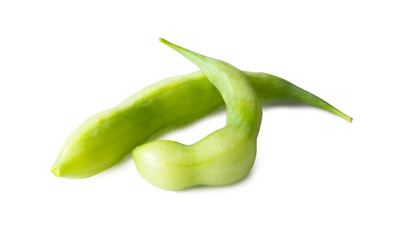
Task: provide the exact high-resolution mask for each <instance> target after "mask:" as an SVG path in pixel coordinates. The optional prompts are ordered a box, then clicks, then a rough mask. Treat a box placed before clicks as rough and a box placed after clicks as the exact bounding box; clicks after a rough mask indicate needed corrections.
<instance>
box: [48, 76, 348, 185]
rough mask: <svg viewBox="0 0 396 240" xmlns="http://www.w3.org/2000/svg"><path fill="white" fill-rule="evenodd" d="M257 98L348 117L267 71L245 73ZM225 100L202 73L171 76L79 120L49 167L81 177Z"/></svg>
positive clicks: (99, 170) (74, 176) (94, 171)
mask: <svg viewBox="0 0 396 240" xmlns="http://www.w3.org/2000/svg"><path fill="white" fill-rule="evenodd" d="M244 74H245V75H246V76H247V77H248V78H249V80H250V82H251V83H252V85H253V87H254V89H255V92H256V93H257V95H258V97H259V98H260V101H261V102H274V101H290V102H299V103H303V104H307V105H311V106H314V107H317V108H321V109H323V110H326V111H328V112H331V113H334V114H336V115H338V116H340V117H342V118H344V119H345V120H348V121H351V120H352V119H351V118H350V117H348V116H347V115H345V114H344V113H342V112H340V111H339V110H338V109H336V108H334V107H333V106H331V105H330V104H328V103H327V102H325V101H323V100H322V99H320V98H319V97H317V96H315V95H313V94H311V93H309V92H307V91H305V90H303V89H301V88H299V87H297V86H296V85H294V84H292V83H290V82H288V81H286V80H284V79H282V78H279V77H276V76H273V75H270V74H266V73H254V72H244ZM222 104H224V102H223V100H222V97H221V95H220V94H219V92H218V91H217V89H216V88H215V87H214V86H213V84H211V83H210V82H209V81H208V79H207V77H206V76H205V75H204V74H203V73H202V72H194V73H190V74H185V75H181V76H176V77H171V78H167V79H164V80H162V81H159V82H157V83H154V84H152V85H150V86H148V87H147V88H145V89H143V90H141V91H139V92H137V93H136V94H134V95H133V96H131V97H130V98H128V99H127V100H125V101H124V102H122V103H121V104H119V105H118V106H116V107H114V108H112V109H109V110H106V111H104V112H101V113H98V114H96V115H94V116H92V117H90V118H89V119H87V120H86V121H84V122H83V123H82V124H81V125H80V126H79V127H78V128H77V129H76V130H75V131H74V132H73V133H72V134H71V135H70V136H69V137H68V139H67V140H66V142H65V143H64V145H63V147H62V149H61V151H60V153H59V155H58V157H57V159H56V161H55V163H54V164H53V166H52V168H51V170H52V173H54V174H55V175H56V176H60V177H67V178H86V177H90V176H93V175H95V174H97V173H99V172H101V171H103V170H105V169H107V168H109V167H111V166H113V165H114V164H116V163H118V162H119V161H120V160H121V159H122V158H123V157H125V156H126V155H127V154H128V153H130V152H131V151H132V150H133V149H134V148H136V147H137V146H139V145H141V144H143V143H144V142H145V141H146V140H147V139H149V138H150V137H151V136H153V135H154V134H155V133H157V132H159V131H162V130H164V129H167V128H169V127H174V126H178V125H180V124H185V123H189V122H191V121H194V120H196V119H198V118H200V117H202V116H204V115H206V114H208V113H209V112H211V111H213V110H215V109H216V108H218V107H219V106H221V105H222Z"/></svg>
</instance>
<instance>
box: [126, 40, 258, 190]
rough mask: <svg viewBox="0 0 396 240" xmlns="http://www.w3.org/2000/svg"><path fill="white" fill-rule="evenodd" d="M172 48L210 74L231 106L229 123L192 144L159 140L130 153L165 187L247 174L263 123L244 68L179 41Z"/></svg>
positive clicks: (211, 182)
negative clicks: (211, 56)
mask: <svg viewBox="0 0 396 240" xmlns="http://www.w3.org/2000/svg"><path fill="white" fill-rule="evenodd" d="M160 41H161V42H163V43H164V44H166V45H167V46H169V47H171V48H172V49H174V50H175V51H177V52H178V53H180V54H181V55H183V56H184V57H186V58H187V59H188V60H190V61H191V62H192V63H194V64H195V65H196V66H197V67H199V68H200V69H201V70H202V72H203V73H204V74H205V75H206V76H207V77H208V79H209V81H210V82H211V83H212V84H213V85H214V86H215V87H216V89H217V90H218V91H219V92H220V94H221V96H222V98H223V99H224V102H225V104H226V108H227V121H226V125H225V126H224V127H223V128H221V129H218V130H217V131H215V132H213V133H211V134H209V135H208V136H206V137H205V138H203V139H201V140H199V141H198V142H196V143H194V144H191V145H184V144H181V143H178V142H175V141H169V140H157V141H154V142H149V143H146V144H143V145H141V146H139V147H137V148H136V149H135V150H133V152H132V156H133V159H134V161H135V165H136V168H137V170H138V172H139V173H140V175H141V176H142V177H143V178H144V179H146V180H147V181H148V182H150V183H151V184H153V185H155V186H157V187H160V188H163V189H166V190H181V189H185V188H189V187H193V186H196V185H208V186H219V185H227V184H231V183H234V182H237V181H239V180H241V179H242V178H244V177H245V176H246V175H247V174H248V173H249V171H250V169H251V168H252V166H253V163H254V160H255V159H256V152H257V136H258V133H259V129H260V124H261V106H260V102H259V100H258V98H257V96H256V92H255V91H254V89H253V87H252V85H251V83H250V82H249V79H248V78H247V77H246V75H245V74H243V73H242V72H241V71H240V70H238V69H237V68H235V67H234V66H231V65H230V64H228V63H226V62H223V61H221V60H218V59H214V58H210V57H206V56H203V55H201V54H198V53H196V52H193V51H190V50H188V49H185V48H182V47H180V46H177V45H175V44H173V43H170V42H168V41H166V40H164V39H160Z"/></svg>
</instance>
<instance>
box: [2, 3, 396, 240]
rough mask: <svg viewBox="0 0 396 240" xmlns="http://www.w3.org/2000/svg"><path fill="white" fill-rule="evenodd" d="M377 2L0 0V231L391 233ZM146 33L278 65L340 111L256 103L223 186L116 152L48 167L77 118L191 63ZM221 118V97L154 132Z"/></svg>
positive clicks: (385, 70)
mask: <svg viewBox="0 0 396 240" xmlns="http://www.w3.org/2000/svg"><path fill="white" fill-rule="evenodd" d="M134 2H135V3H134ZM392 3H394V1H379V0H378V1H347V0H346V1H282V0H276V1H248V0H244V1H203V0H201V1H196V2H192V1H191V2H190V1H170V0H167V1H98V0H95V1H85V0H76V1H72V0H69V1H40V0H37V1H18V0H12V1H11V0H10V1H7V0H3V1H1V2H0V104H1V118H0V121H1V124H0V141H1V142H0V143H1V145H0V146H1V149H0V161H1V167H0V186H1V187H0V195H1V197H0V221H1V223H0V238H1V239H50V238H51V239H304V240H306V239H348V240H350V239H396V206H395V205H396V204H395V203H396V193H395V190H396V162H395V160H396V156H395V152H394V149H393V148H394V143H395V134H396V132H395V120H396V119H395V116H394V103H395V97H394V92H395V82H396V79H395V77H396V71H395V63H396V58H395V56H396V47H395V45H396V44H395V43H396V34H395V29H396V28H395V23H396V15H395V7H394V6H393V5H392ZM158 37H163V38H166V39H168V40H169V41H172V42H174V43H176V44H180V45H182V46H184V47H187V48H189V49H192V50H195V51H197V52H200V53H203V54H205V55H208V56H211V57H215V58H220V59H222V60H224V61H227V62H229V63H231V64H233V65H234V66H237V67H238V68H240V69H243V70H249V71H263V72H267V73H271V74H274V75H277V76H280V77H283V78H285V79H287V80H289V81H291V82H293V83H294V84H296V85H298V86H300V87H302V88H304V89H306V90H308V91H311V92H312V93H314V94H317V95H318V96H320V97H322V98H323V99H325V100H327V101H329V102H330V103H331V104H333V105H334V106H336V107H338V108H339V109H340V110H341V111H344V112H345V113H347V114H349V115H351V116H352V117H354V122H353V123H352V124H350V123H348V122H346V121H344V120H342V119H341V118H339V117H336V116H334V115H332V114H329V113H327V112H325V111H322V110H318V109H314V108H312V107H305V106H299V107H296V106H290V105H285V104H282V105H268V104H264V106H263V121H262V127H261V132H260V135H259V139H258V156H257V159H256V163H255V165H254V168H253V170H252V171H251V173H250V174H249V176H248V177H247V178H246V179H244V180H243V181H241V182H240V183H237V184H235V185H232V186H226V187H199V188H193V189H189V190H185V191H179V192H169V191H164V190H161V189H158V188H156V187H154V186H152V185H150V184H149V183H147V182H146V181H145V180H144V179H143V178H141V177H140V175H139V174H138V172H137V171H136V168H135V166H134V163H133V160H132V159H131V157H128V158H127V159H126V160H125V161H123V162H122V163H120V164H118V165H116V166H115V167H113V168H111V169H109V170H107V171H105V172H103V173H101V174H98V175H96V176H94V177H91V178H88V179H83V180H69V179H63V178H56V177H54V176H53V175H52V174H51V173H50V167H51V165H52V164H53V162H54V160H55V158H56V156H57V154H58V151H59V150H60V148H61V146H62V144H63V142H64V141H65V139H66V137H67V136H68V135H69V134H70V133H71V131H72V130H73V129H75V128H76V127H77V126H78V125H79V124H80V123H81V122H82V121H83V120H85V119H86V118H88V117H89V116H91V115H93V114H95V113H96V112H99V111H102V110H104V109H107V108H111V107H113V106H115V105H117V104H118V103H120V102H121V101H123V100H124V99H125V98H127V97H129V96H130V95H132V94H134V93H135V92H137V91H139V90H140V89H142V88H143V87H145V86H147V85H149V84H151V83H154V82H156V81H158V80H160V79H163V78H166V77H170V76H173V75H179V74H184V73H189V72H192V71H195V70H197V68H196V67H195V66H194V65H193V64H191V63H190V62H189V61H187V60H186V59H184V58H183V57H181V56H180V55H178V54H177V53H176V52H174V51H172V50H171V49H169V48H168V47H166V46H165V45H163V44H161V43H159V42H158V40H157V39H158ZM224 123H225V112H224V108H222V109H221V110H219V111H217V112H215V113H214V114H211V115H209V116H208V117H206V118H204V119H201V120H200V121H198V122H195V123H193V124H191V125H189V126H187V127H184V128H181V129H177V130H175V131H170V132H168V133H166V134H162V135H161V136H159V138H160V139H172V140H177V141H180V142H182V143H193V142H195V141H198V140H199V139H201V138H203V137H204V136H206V135H207V134H209V133H210V132H212V131H214V130H216V129H218V128H221V127H222V126H223V125H224Z"/></svg>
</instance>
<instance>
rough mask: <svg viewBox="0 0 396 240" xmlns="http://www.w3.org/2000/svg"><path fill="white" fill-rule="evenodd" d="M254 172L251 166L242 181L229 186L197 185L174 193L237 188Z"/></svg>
mask: <svg viewBox="0 0 396 240" xmlns="http://www.w3.org/2000/svg"><path fill="white" fill-rule="evenodd" d="M256 160H257V159H256ZM254 171H255V170H254V166H253V168H252V169H251V170H250V172H249V173H248V174H247V175H246V177H244V178H243V179H241V180H240V181H238V182H236V183H231V184H227V185H221V186H208V185H197V186H194V187H190V188H187V189H183V190H179V191H176V192H177V193H188V192H194V191H202V190H208V191H212V190H218V189H229V188H233V187H237V186H240V185H242V184H245V183H246V182H248V180H249V179H250V178H251V176H252V175H253V174H254V173H253V172H254Z"/></svg>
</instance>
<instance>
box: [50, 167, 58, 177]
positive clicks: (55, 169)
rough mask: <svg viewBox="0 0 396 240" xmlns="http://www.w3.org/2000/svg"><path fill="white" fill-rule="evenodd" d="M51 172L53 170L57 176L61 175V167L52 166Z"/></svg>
mask: <svg viewBox="0 0 396 240" xmlns="http://www.w3.org/2000/svg"><path fill="white" fill-rule="evenodd" d="M51 172H52V174H54V175H55V176H57V177H59V168H57V167H52V168H51Z"/></svg>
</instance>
